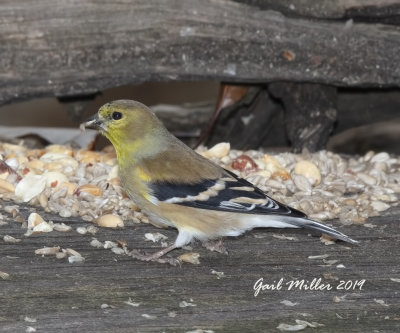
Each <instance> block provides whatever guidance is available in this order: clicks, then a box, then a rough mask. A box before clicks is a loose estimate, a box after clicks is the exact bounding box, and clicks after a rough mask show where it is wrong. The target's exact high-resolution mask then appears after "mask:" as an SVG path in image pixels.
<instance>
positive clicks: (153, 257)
mask: <svg viewBox="0 0 400 333" xmlns="http://www.w3.org/2000/svg"><path fill="white" fill-rule="evenodd" d="M175 249H176V246H175V244H172V245H170V246H168V247H166V248H164V249H161V250H160V251H157V252H155V253H152V254H143V253H140V252H139V251H138V250H132V251H128V250H127V249H126V248H125V253H126V254H127V255H128V256H130V257H132V258H135V259H138V260H142V261H156V262H159V263H163V264H164V263H168V264H171V265H173V266H176V265H177V264H178V263H179V260H177V259H175V258H161V257H162V256H164V255H165V254H167V253H168V252H171V251H172V250H175Z"/></svg>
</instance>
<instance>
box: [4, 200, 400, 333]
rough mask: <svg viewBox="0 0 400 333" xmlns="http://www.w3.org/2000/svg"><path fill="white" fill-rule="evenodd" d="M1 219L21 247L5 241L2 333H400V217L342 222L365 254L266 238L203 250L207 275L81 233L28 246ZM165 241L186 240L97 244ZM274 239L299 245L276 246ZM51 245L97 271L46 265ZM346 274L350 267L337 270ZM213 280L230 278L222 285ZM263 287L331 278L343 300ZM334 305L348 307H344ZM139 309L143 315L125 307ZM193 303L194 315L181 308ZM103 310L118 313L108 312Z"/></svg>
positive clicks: (142, 244)
mask: <svg viewBox="0 0 400 333" xmlns="http://www.w3.org/2000/svg"><path fill="white" fill-rule="evenodd" d="M4 204H5V203H3V206H4ZM31 210H33V209H32V208H26V207H25V208H21V212H22V213H21V214H22V215H23V216H24V218H26V217H27V215H28V214H29V212H30V211H31ZM1 214H2V215H3V218H2V220H8V221H9V223H8V224H7V225H3V226H1V227H0V234H1V236H2V237H1V238H3V236H4V235H6V234H8V235H11V236H14V237H16V238H21V239H22V242H21V243H18V244H9V243H4V242H3V241H2V240H0V270H1V271H3V272H7V273H9V274H10V279H8V280H2V279H0V332H13V333H14V332H25V331H26V329H27V327H29V326H30V327H33V328H35V329H36V330H37V332H58V331H61V330H63V332H161V331H164V332H185V331H190V330H194V329H207V330H213V331H215V332H220V331H223V332H244V331H246V332H261V331H264V332H265V331H268V332H269V331H277V330H276V327H277V326H278V325H279V324H280V323H287V324H295V319H301V320H306V321H308V322H317V323H320V324H323V325H325V326H324V327H320V328H315V329H313V330H312V331H313V332H338V331H342V332H344V331H345V332H373V331H377V332H395V331H398V330H399V328H400V322H399V319H400V318H399V312H398V310H399V308H400V296H399V293H398V291H399V286H400V285H399V282H396V280H391V278H393V279H399V278H400V265H399V257H400V246H399V241H400V235H399V227H398V218H399V215H400V209H398V208H396V209H392V210H390V211H389V212H388V213H386V214H385V216H382V217H374V218H371V219H370V220H369V223H371V224H373V225H375V227H374V228H366V227H363V226H350V227H343V226H339V225H338V223H333V224H334V225H335V226H336V227H338V228H340V230H342V231H343V232H345V233H347V234H349V235H350V236H351V237H353V238H356V239H358V240H360V241H361V243H360V246H348V245H347V244H343V243H340V244H335V245H330V246H326V245H324V244H322V243H321V242H320V241H319V239H318V238H316V237H309V236H307V233H306V232H304V231H302V230H266V229H264V230H256V231H253V232H249V233H247V234H246V235H244V236H242V237H239V238H230V239H227V240H226V241H225V245H226V246H227V249H228V251H229V255H223V254H218V253H214V252H209V251H207V250H205V249H204V248H202V247H200V246H199V245H194V251H196V252H199V253H200V254H201V257H200V261H201V264H200V265H191V264H183V265H182V267H173V266H169V265H162V264H158V263H144V262H140V261H136V260H133V259H132V258H129V257H127V256H121V255H116V254H113V253H112V252H111V251H110V250H105V249H96V248H93V247H91V246H90V245H89V242H90V240H91V238H92V236H91V235H80V234H78V233H76V232H70V233H60V232H52V233H48V234H38V235H33V236H31V237H24V236H23V233H24V230H23V229H21V226H20V224H19V223H16V222H12V219H11V218H10V217H9V216H8V214H6V213H5V212H4V211H3V210H2V211H1ZM41 214H43V216H45V218H46V219H52V220H53V221H64V222H65V223H67V224H68V225H71V226H73V228H76V227H78V226H88V225H90V224H89V223H85V222H83V221H82V220H80V219H76V218H68V219H65V218H61V217H58V216H54V215H48V214H44V213H41ZM157 231H158V232H160V231H161V232H162V233H163V234H165V235H167V236H168V237H169V240H171V241H172V240H173V239H174V237H175V236H176V232H175V231H174V230H160V229H156V228H154V227H152V226H150V225H142V224H141V225H137V226H135V227H132V226H131V227H126V229H125V230H109V229H101V230H100V231H99V232H98V234H96V236H95V237H96V238H98V239H99V240H101V241H105V240H112V241H116V240H120V239H124V240H126V241H127V242H128V246H129V247H133V246H134V247H137V248H141V249H145V250H147V251H154V250H155V249H156V247H157V245H156V244H153V243H151V242H146V241H145V240H144V233H146V232H157ZM274 234H284V235H285V236H289V237H296V240H287V239H277V238H275V237H273V235H274ZM43 246H61V247H63V248H66V247H70V248H73V249H75V250H77V251H79V252H80V253H81V254H82V255H83V256H84V257H85V258H86V261H85V262H84V263H79V264H69V263H68V262H67V261H66V259H56V258H54V257H41V256H37V255H35V254H34V250H35V249H37V248H41V247H43ZM183 252H185V251H184V250H179V251H175V252H174V253H173V255H174V256H177V255H178V254H180V253H183ZM324 254H327V255H329V257H327V258H326V260H337V262H335V263H334V264H332V265H331V266H329V265H328V264H329V263H326V262H325V263H324V261H323V259H313V260H312V259H309V256H316V255H324ZM340 264H341V265H343V266H344V267H343V268H339V267H340V266H339V267H337V265H340ZM327 265H328V266H327ZM213 270H215V271H218V272H224V276H223V277H221V278H220V279H218V277H217V275H215V274H213V273H212V271H213ZM335 277H336V278H338V279H339V280H333V279H334V278H335ZM259 278H263V279H264V283H269V284H272V283H274V281H275V283H277V282H278V281H279V280H280V279H281V278H282V279H284V283H286V282H289V281H291V280H295V279H299V280H301V279H305V280H308V281H310V280H312V279H313V278H322V280H323V282H324V283H330V284H331V285H332V286H333V290H329V291H326V290H325V291H315V290H314V291H312V290H298V289H296V290H287V289H288V288H287V286H286V285H283V287H282V289H281V290H274V291H273V290H265V291H261V292H260V294H259V295H258V296H257V297H254V290H253V286H254V284H255V282H256V281H257V280H258V279H259ZM332 278H333V279H332ZM361 279H365V280H366V282H365V285H364V286H363V288H362V290H354V291H353V290H348V291H345V290H337V289H336V287H337V286H338V284H339V282H340V280H343V281H353V283H354V281H356V280H358V281H359V280H361ZM335 297H339V298H340V297H341V298H342V300H341V301H340V302H335V301H334V298H335ZM129 299H131V301H132V302H133V303H136V302H137V303H140V304H139V305H138V306H132V305H129V304H127V303H125V302H127V301H128V300H129ZM284 300H287V301H291V302H293V303H297V304H296V305H294V306H287V305H284V304H282V303H281V302H282V301H284ZM183 301H185V302H187V303H191V304H192V305H193V306H186V307H181V306H182V305H183V303H181V302H183ZM102 304H107V305H109V307H108V308H101V306H102ZM180 304H181V306H180ZM144 314H146V315H149V316H150V317H148V316H147V318H146V316H143V315H144ZM174 315H175V316H174ZM25 317H29V318H34V319H35V320H36V322H29V319H26V318H25ZM24 319H25V320H24Z"/></svg>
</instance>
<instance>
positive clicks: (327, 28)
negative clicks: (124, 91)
mask: <svg viewBox="0 0 400 333" xmlns="http://www.w3.org/2000/svg"><path fill="white" fill-rule="evenodd" d="M399 49H400V32H399V31H398V29H397V28H396V27H393V26H381V25H371V24H352V25H351V24H347V25H346V24H345V23H344V22H329V21H328V22H324V21H315V20H304V19H296V18H287V17H285V16H283V15H281V14H279V13H277V12H273V11H260V10H259V8H257V7H252V6H248V5H243V4H239V3H236V2H233V1H228V0H226V1H224V0H205V1H202V2H201V3H200V2H198V1H195V0H185V1H178V0H170V1H162V0H155V1H151V2H149V1H145V0H138V1H135V2H130V1H119V2H118V3H113V2H110V3H107V2H101V3H96V2H94V1H88V0H85V1H77V0H73V1H66V0H64V1H59V2H57V3H54V1H50V0H38V1H35V4H34V5H33V4H32V3H31V2H29V1H26V0H6V1H2V3H1V4H0V54H1V57H0V69H1V70H0V71H1V72H0V104H4V103H9V102H12V101H16V100H20V99H27V98H30V97H38V96H51V95H56V96H68V95H81V94H92V93H96V92H98V91H101V90H103V89H106V88H110V87H116V86H119V85H123V84H128V83H138V82H143V81H149V80H183V79H184V80H204V79H210V78H212V79H218V80H224V81H227V82H268V81H276V80H286V81H307V82H316V83H324V84H332V85H337V86H374V87H380V86H400V67H399V66H398V64H397V62H396V61H394V60H393V59H397V57H398V50H399Z"/></svg>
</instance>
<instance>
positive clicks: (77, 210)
mask: <svg viewBox="0 0 400 333" xmlns="http://www.w3.org/2000/svg"><path fill="white" fill-rule="evenodd" d="M198 152H199V153H200V154H202V155H203V156H205V157H207V158H209V159H211V160H212V161H213V162H215V163H217V164H219V165H221V166H223V167H224V168H226V169H229V170H232V171H233V172H235V173H236V174H238V175H240V176H241V177H243V178H245V179H247V180H248V181H250V182H252V183H253V184H255V185H256V186H258V187H259V188H260V189H261V190H263V191H265V192H266V193H267V194H268V195H270V196H271V197H273V198H274V199H276V200H278V201H281V202H283V203H285V204H288V205H290V206H292V207H294V208H297V209H299V210H302V211H303V212H305V213H306V214H307V215H309V216H310V217H311V218H314V219H317V220H327V219H334V218H339V219H340V221H341V222H342V223H344V224H362V223H365V221H366V219H367V218H368V217H369V216H376V215H379V214H380V213H381V212H382V211H385V210H387V209H388V208H390V207H391V206H395V205H397V204H398V194H399V193H400V158H399V157H393V156H390V155H389V154H387V153H385V152H381V153H377V154H376V153H374V152H369V153H367V154H366V155H365V156H361V157H343V156H340V155H337V154H333V153H331V152H327V151H320V152H318V153H313V154H311V153H307V152H304V153H303V154H291V153H281V154H265V153H263V152H261V151H246V152H243V151H238V150H231V149H230V147H229V144H228V143H221V144H218V145H216V146H214V147H212V148H211V149H209V150H207V149H206V148H204V147H202V148H200V149H199V150H198ZM116 163H117V160H116V155H115V152H114V150H113V149H112V147H107V148H105V149H104V150H103V151H102V152H94V151H88V150H73V149H72V148H70V147H67V146H60V145H51V146H48V147H46V148H45V149H40V150H28V149H27V148H25V147H23V146H19V145H12V144H7V143H3V144H1V143H0V198H3V199H8V200H13V201H15V202H17V203H21V202H26V203H29V204H30V205H33V206H41V207H42V208H44V209H45V210H46V211H48V212H53V213H57V214H59V215H61V216H63V217H70V216H81V217H82V218H83V219H84V220H86V221H96V222H98V223H99V224H100V225H104V226H107V225H108V224H110V225H114V224H115V223H116V224H117V225H120V226H122V225H123V223H122V224H121V222H122V220H123V221H131V222H132V221H133V222H148V220H147V218H146V216H144V215H143V214H142V213H141V212H140V209H139V208H138V207H137V206H136V205H135V204H134V203H133V202H132V201H131V200H130V199H129V198H128V197H127V196H126V194H125V193H124V190H123V188H122V186H121V183H120V180H119V178H118V167H117V164H116ZM177 172H179V170H177Z"/></svg>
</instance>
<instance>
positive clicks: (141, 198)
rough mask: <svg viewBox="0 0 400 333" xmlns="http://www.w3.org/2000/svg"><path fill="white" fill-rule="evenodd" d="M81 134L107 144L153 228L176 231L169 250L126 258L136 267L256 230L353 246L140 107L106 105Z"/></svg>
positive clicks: (127, 187) (122, 103) (122, 102)
mask: <svg viewBox="0 0 400 333" xmlns="http://www.w3.org/2000/svg"><path fill="white" fill-rule="evenodd" d="M81 128H91V129H96V130H98V131H99V132H100V133H101V134H102V135H104V136H106V137H107V138H108V139H109V140H110V142H111V143H112V145H113V146H114V148H115V151H116V155H117V161H118V169H119V176H120V179H121V183H122V186H123V188H124V190H125V192H126V194H127V195H128V196H129V197H130V199H131V200H132V201H134V202H135V203H136V205H138V206H139V207H140V209H141V210H142V211H143V212H144V213H145V214H146V215H147V216H148V217H149V219H150V220H151V221H152V223H153V224H155V225H156V226H160V227H173V228H176V229H177V230H178V235H177V237H176V240H175V242H174V243H173V244H172V245H170V246H167V247H165V248H162V249H161V250H159V251H157V252H155V253H153V254H143V253H141V252H139V251H138V250H135V252H131V253H132V256H134V257H135V258H137V259H140V260H146V261H150V260H152V261H160V260H162V257H164V256H165V254H167V253H169V252H170V251H172V250H174V249H177V248H181V247H183V246H185V245H187V244H189V243H191V242H192V241H193V240H194V239H197V240H200V241H202V242H207V241H213V240H218V239H222V238H223V237H228V236H239V235H241V234H243V233H244V232H246V231H249V230H251V229H254V228H306V229H309V230H312V231H317V232H319V233H323V234H327V235H328V236H330V237H333V238H335V239H338V240H341V241H345V242H348V243H352V244H356V243H358V242H357V241H356V240H354V239H352V238H350V237H348V236H346V235H345V234H343V233H341V232H339V231H337V230H335V229H333V228H331V227H328V226H326V225H324V224H322V223H319V222H316V221H314V220H311V219H310V218H308V217H307V215H306V214H304V213H303V212H301V211H299V210H297V209H294V208H292V207H289V206H287V205H285V204H282V203H280V202H278V201H276V200H274V199H273V198H271V197H269V196H268V195H267V194H265V193H264V192H263V191H262V190H260V189H259V188H257V187H256V186H255V185H253V184H252V183H250V182H248V181H247V180H245V179H243V178H241V177H239V176H237V175H236V174H235V173H233V172H232V171H229V170H227V169H224V168H222V167H221V166H219V165H216V164H214V163H213V162H211V161H210V160H208V159H207V158H205V157H203V156H201V155H200V154H198V153H197V152H195V151H194V150H192V149H191V148H190V147H188V146H187V145H185V144H184V143H183V142H182V141H180V140H179V139H177V138H176V137H175V136H174V135H172V134H171V133H170V132H169V131H168V130H167V129H166V128H165V126H164V125H163V123H162V122H161V121H160V120H159V119H158V118H157V116H156V115H155V114H154V113H153V112H152V111H151V110H150V108H148V107H147V106H145V105H144V104H141V103H139V102H137V101H133V100H127V99H124V100H116V101H112V102H109V103H106V104H104V105H103V106H102V107H100V109H99V110H98V112H97V113H96V114H95V115H94V116H92V117H91V118H89V119H88V120H87V121H86V122H84V123H82V124H81Z"/></svg>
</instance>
